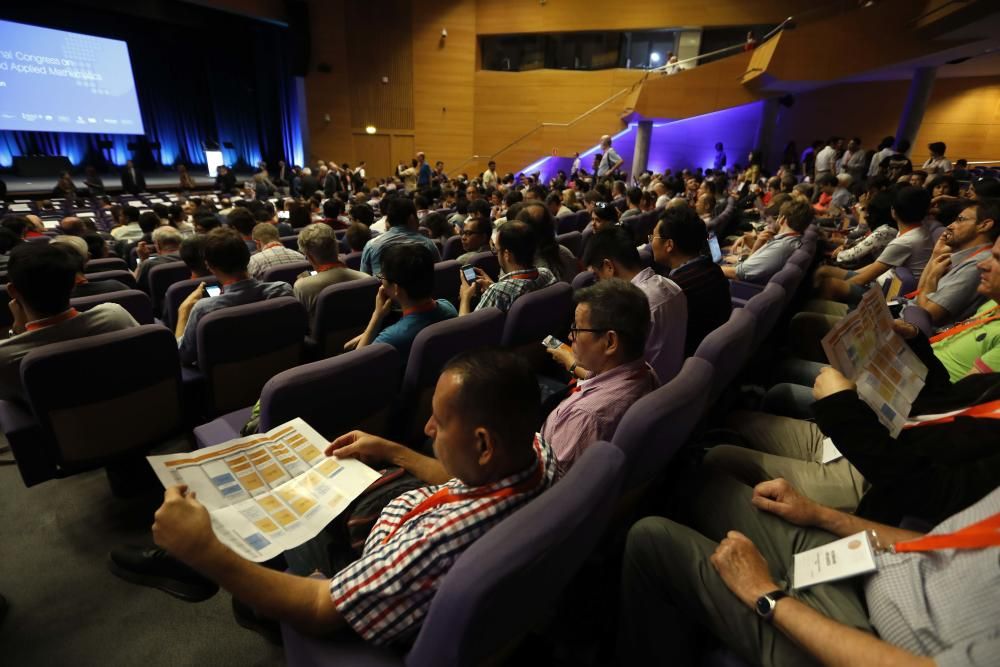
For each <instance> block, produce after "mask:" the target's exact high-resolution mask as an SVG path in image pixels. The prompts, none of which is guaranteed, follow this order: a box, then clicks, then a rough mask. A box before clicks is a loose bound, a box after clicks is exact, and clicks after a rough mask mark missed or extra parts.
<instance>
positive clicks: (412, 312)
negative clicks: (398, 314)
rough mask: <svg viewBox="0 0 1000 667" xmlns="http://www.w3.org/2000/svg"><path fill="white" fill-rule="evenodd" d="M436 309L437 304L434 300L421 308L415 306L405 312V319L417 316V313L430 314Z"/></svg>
mask: <svg viewBox="0 0 1000 667" xmlns="http://www.w3.org/2000/svg"><path fill="white" fill-rule="evenodd" d="M435 308H437V302H436V301H434V300H431V301H428V302H427V303H425V304H422V305H420V306H414V307H413V308H407V309H406V310H404V311H403V317H407V316H409V315H416V314H417V313H429V312H431V311H432V310H434V309H435Z"/></svg>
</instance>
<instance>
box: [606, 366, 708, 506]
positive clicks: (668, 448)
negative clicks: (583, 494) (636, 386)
mask: <svg viewBox="0 0 1000 667" xmlns="http://www.w3.org/2000/svg"><path fill="white" fill-rule="evenodd" d="M713 373H714V370H713V368H712V365H711V364H710V363H708V362H707V361H705V360H704V359H699V358H697V357H690V358H688V359H687V360H686V361H685V362H684V366H682V367H681V370H680V372H679V373H678V374H677V375H676V376H675V377H674V379H673V380H671V381H670V382H668V383H667V384H665V385H663V386H662V387H660V388H659V389H657V390H656V391H653V392H651V393H649V394H647V395H645V396H643V397H642V398H640V399H639V400H638V401H636V402H635V403H633V404H632V406H631V407H630V408H629V409H628V411H626V412H625V416H624V417H622V420H621V422H620V423H619V424H618V428H617V429H615V434H614V437H613V438H612V440H611V443H612V444H613V445H614V446H615V447H617V448H619V449H620V450H622V451H623V452H624V453H625V459H626V462H627V469H628V473H627V478H626V481H625V488H626V489H630V490H632V489H640V488H642V487H644V486H645V485H646V484H648V483H649V482H650V481H652V480H653V478H654V477H656V476H657V474H659V472H660V471H662V470H663V469H664V468H666V466H667V464H668V463H670V459H671V458H673V456H674V454H675V453H676V452H677V450H678V449H680V448H681V446H682V445H684V443H685V441H686V440H687V439H688V436H690V434H691V431H692V430H694V427H695V425H696V424H697V423H698V421H699V420H700V419H701V417H702V415H703V414H704V412H705V406H706V405H707V401H708V393H709V390H710V389H711V387H712V376H713Z"/></svg>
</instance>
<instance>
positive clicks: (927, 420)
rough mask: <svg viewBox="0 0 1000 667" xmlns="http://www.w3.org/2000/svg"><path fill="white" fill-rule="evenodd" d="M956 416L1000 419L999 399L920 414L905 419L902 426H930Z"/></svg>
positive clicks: (950, 420) (951, 419) (945, 422)
mask: <svg viewBox="0 0 1000 667" xmlns="http://www.w3.org/2000/svg"><path fill="white" fill-rule="evenodd" d="M956 417H973V418H975V419H1000V400H998V401H990V402H989V403H982V404H980V405H973V406H972V407H968V408H962V409H961V410H952V411H951V412H940V413H938V414H933V415H921V416H919V417H911V418H910V419H909V420H907V422H906V424H904V425H903V428H916V427H918V426H931V425H934V424H950V423H951V422H953V421H955V418H956Z"/></svg>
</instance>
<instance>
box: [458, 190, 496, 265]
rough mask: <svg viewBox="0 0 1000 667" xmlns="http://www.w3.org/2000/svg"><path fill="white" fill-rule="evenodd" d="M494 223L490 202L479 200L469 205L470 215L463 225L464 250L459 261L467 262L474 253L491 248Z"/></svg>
mask: <svg viewBox="0 0 1000 667" xmlns="http://www.w3.org/2000/svg"><path fill="white" fill-rule="evenodd" d="M492 236H493V223H492V222H491V221H490V213H489V204H487V203H486V202H485V201H482V200H479V201H476V202H473V203H472V204H470V205H469V215H468V217H466V219H465V224H464V225H463V226H462V233H461V237H462V250H464V251H465V252H463V253H462V254H461V255H459V256H458V261H459V262H461V263H462V264H466V263H467V262H468V261H469V260H470V259H471V258H472V257H473V256H474V255H478V254H479V253H481V252H487V251H489V249H490V238H491V237H492Z"/></svg>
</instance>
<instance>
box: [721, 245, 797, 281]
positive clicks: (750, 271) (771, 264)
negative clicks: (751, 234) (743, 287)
mask: <svg viewBox="0 0 1000 667" xmlns="http://www.w3.org/2000/svg"><path fill="white" fill-rule="evenodd" d="M801 236H802V235H801V234H793V233H785V234H778V235H777V236H775V237H774V238H773V239H771V240H770V241H768V242H767V243H765V244H764V245H762V246H761V247H760V248H758V249H757V252H755V253H754V254H752V255H750V256H749V257H747V258H746V259H744V260H743V261H742V262H740V263H739V264H737V265H736V278H737V279H739V280H745V281H747V282H748V283H756V284H758V285H763V284H764V283H766V282H767V281H768V280H770V279H771V276H773V275H774V274H776V273H777V272H778V271H780V270H781V269H782V267H784V266H785V263H786V262H788V259H789V258H790V257H791V256H792V253H794V252H795V251H796V250H798V248H799V246H800V245H801V244H802V238H801Z"/></svg>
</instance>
